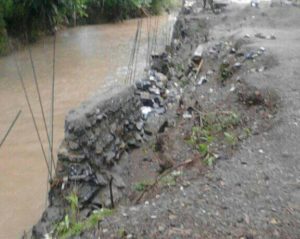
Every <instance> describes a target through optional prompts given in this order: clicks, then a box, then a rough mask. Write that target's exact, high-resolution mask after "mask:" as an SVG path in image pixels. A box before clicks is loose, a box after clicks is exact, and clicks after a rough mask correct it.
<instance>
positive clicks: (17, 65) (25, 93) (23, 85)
mask: <svg viewBox="0 0 300 239" xmlns="http://www.w3.org/2000/svg"><path fill="white" fill-rule="evenodd" d="M9 46H10V48H11V50H12V46H11V43H9ZM13 59H14V62H15V66H16V69H17V73H18V77H19V79H20V82H21V86H22V90H23V93H24V95H25V99H26V103H27V106H28V108H29V111H30V115H31V118H32V121H33V124H34V128H35V131H36V134H37V137H38V141H39V143H40V146H41V150H42V153H43V157H44V160H45V163H46V166H47V169H48V174H49V175H50V167H49V164H48V161H47V157H46V153H45V149H44V146H43V143H42V139H41V136H40V133H39V130H38V126H37V122H36V119H35V116H34V113H33V110H32V107H31V104H30V101H29V97H28V93H27V90H26V87H25V83H24V79H23V76H22V74H21V70H20V67H19V64H18V61H17V59H16V57H15V55H14V54H13ZM51 179H52V178H51Z"/></svg>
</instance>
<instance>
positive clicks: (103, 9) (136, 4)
mask: <svg viewBox="0 0 300 239" xmlns="http://www.w3.org/2000/svg"><path fill="white" fill-rule="evenodd" d="M173 2H175V0H0V55H1V54H3V53H5V52H6V51H7V36H8V35H9V36H12V37H17V38H24V33H25V32H26V33H27V34H28V38H29V39H28V40H29V41H34V40H35V39H36V38H37V37H38V36H39V35H40V34H44V33H51V32H52V31H53V30H54V28H55V27H56V26H58V25H68V26H69V25H71V26H73V25H77V24H86V23H88V24H91V23H97V22H99V21H115V20H123V19H127V18H130V17H137V16H141V15H142V14H144V11H142V10H141V9H142V8H143V9H146V10H147V11H148V12H150V13H152V14H158V13H160V12H161V10H162V9H164V8H168V7H170V6H171V5H172V3H173ZM26 40H27V39H26Z"/></svg>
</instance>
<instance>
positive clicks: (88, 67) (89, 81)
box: [0, 15, 174, 239]
mask: <svg viewBox="0 0 300 239" xmlns="http://www.w3.org/2000/svg"><path fill="white" fill-rule="evenodd" d="M156 21H157V23H158V31H159V36H158V38H157V47H158V49H160V47H161V46H164V44H165V40H166V38H165V35H164V33H165V32H167V30H168V29H170V26H171V25H172V24H173V23H172V22H174V18H173V17H171V16H167V15H164V16H158V17H153V18H152V20H151V36H152V34H153V29H154V27H155V25H156V24H155V22H156ZM137 23H138V19H132V20H127V21H123V22H117V23H111V24H101V25H91V26H80V27H76V28H67V29H64V30H63V31H60V32H58V34H57V42H56V62H57V65H56V79H57V81H56V86H55V88H56V90H55V115H54V123H55V128H54V152H57V150H58V146H59V144H60V143H61V141H62V140H63V138H64V121H65V116H66V115H67V113H68V112H69V111H70V109H73V108H76V107H77V106H78V105H80V103H81V102H83V101H85V100H86V99H88V98H89V97H91V96H92V95H94V94H96V93H97V92H106V91H110V89H111V88H114V87H119V86H120V85H123V84H124V82H125V80H126V76H127V75H126V72H127V67H128V64H129V60H130V54H131V50H132V48H133V39H134V37H135V34H136V30H137ZM147 45H148V30H147V24H146V21H143V27H142V29H141V41H140V50H139V53H138V58H137V61H138V68H137V71H136V77H141V76H142V75H143V73H144V67H145V65H146V62H145V61H146V58H147V57H146V55H147ZM31 50H32V56H33V61H34V64H35V69H36V73H37V77H38V82H39V86H40V93H41V97H42V100H43V106H44V110H45V116H46V120H47V122H49V121H48V119H49V112H50V105H51V100H50V99H51V77H52V53H53V39H52V38H51V37H45V38H43V39H41V40H38V41H37V42H36V43H34V44H32V45H31ZM14 56H15V57H16V59H17V61H18V63H19V66H20V69H21V73H22V75H23V78H24V82H25V85H26V89H27V90H28V95H29V99H30V102H31V103H32V108H33V111H34V114H35V116H36V120H37V123H38V127H39V129H40V132H41V137H42V140H43V143H44V145H45V146H47V139H46V137H45V134H44V133H45V131H44V127H43V123H42V122H43V121H42V116H41V112H40V108H39V104H38V100H37V95H36V91H35V85H34V80H33V75H32V68H31V64H30V59H29V55H28V51H27V50H25V49H24V50H20V51H18V52H16V53H15V54H14V55H9V56H6V57H1V58H0V108H1V112H2V114H1V117H0V125H1V126H2V127H1V129H0V138H1V139H2V138H3V136H4V133H5V130H6V129H7V128H8V127H9V125H10V123H11V121H12V120H13V118H14V117H15V114H16V113H17V111H18V110H20V109H21V110H22V114H21V115H20V118H19V119H18V121H17V123H16V125H15V127H14V128H13V130H12V132H11V133H10V134H9V137H8V138H7V140H6V141H5V143H4V145H3V146H2V147H1V149H0V172H1V174H0V181H1V188H0V201H1V204H0V212H1V218H0V238H5V239H15V238H20V236H21V234H22V232H23V231H24V230H26V231H27V230H29V228H31V227H32V225H33V224H34V223H36V222H37V220H38V219H39V218H40V217H41V214H42V212H43V211H44V209H45V203H46V202H45V199H46V196H47V170H46V166H45V164H44V161H43V155H42V153H41V149H40V145H39V144H38V140H37V137H36V134H35V131H34V130H35V129H34V125H33V123H32V119H31V116H30V113H29V110H28V107H27V105H26V102H25V98H24V93H23V92H22V89H21V84H20V81H19V79H18V75H17V72H16V68H15V61H14ZM15 215H17V216H15ZM28 215H31V216H30V218H28Z"/></svg>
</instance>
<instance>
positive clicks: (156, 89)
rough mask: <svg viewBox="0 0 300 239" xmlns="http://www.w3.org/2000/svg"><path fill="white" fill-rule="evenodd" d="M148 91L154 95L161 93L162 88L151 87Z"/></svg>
mask: <svg viewBox="0 0 300 239" xmlns="http://www.w3.org/2000/svg"><path fill="white" fill-rule="evenodd" d="M148 91H149V92H150V93H152V94H154V95H160V90H159V89H158V88H156V87H151V88H149V89H148Z"/></svg>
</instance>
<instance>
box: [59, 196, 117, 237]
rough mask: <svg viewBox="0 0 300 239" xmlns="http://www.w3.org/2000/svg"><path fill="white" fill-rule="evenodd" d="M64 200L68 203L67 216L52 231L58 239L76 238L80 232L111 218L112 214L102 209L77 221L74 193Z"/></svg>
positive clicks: (77, 206) (77, 207) (77, 210)
mask: <svg viewBox="0 0 300 239" xmlns="http://www.w3.org/2000/svg"><path fill="white" fill-rule="evenodd" d="M66 199H67V201H68V203H69V214H66V215H65V217H64V219H63V220H62V221H61V222H59V223H58V224H57V225H56V226H55V229H54V235H55V236H56V237H57V238H60V239H67V238H70V237H73V236H78V235H80V234H81V233H82V232H84V231H86V230H90V229H92V228H94V227H96V226H97V225H98V223H99V222H101V221H102V220H103V219H104V218H105V217H108V216H111V215H112V213H113V211H112V210H110V209H105V208H102V209H100V210H96V211H94V212H93V213H92V215H90V216H89V217H88V218H86V219H84V220H79V219H78V212H79V204H78V197H77V194H76V192H75V191H74V192H72V193H71V194H70V195H69V196H68V197H67V198H66Z"/></svg>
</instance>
